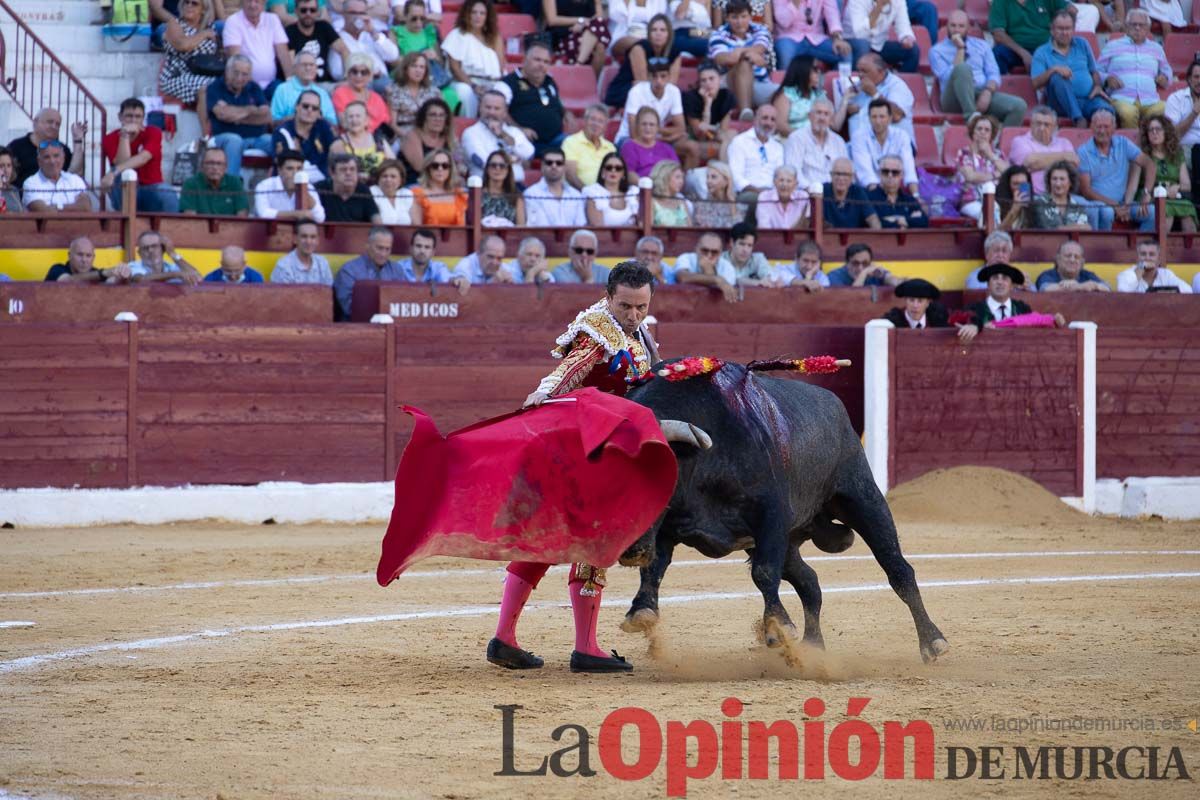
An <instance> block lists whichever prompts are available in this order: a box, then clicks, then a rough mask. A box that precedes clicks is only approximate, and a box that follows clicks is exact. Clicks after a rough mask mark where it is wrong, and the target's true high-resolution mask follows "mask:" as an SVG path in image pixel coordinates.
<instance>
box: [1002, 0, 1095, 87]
mask: <svg viewBox="0 0 1200 800" xmlns="http://www.w3.org/2000/svg"><path fill="white" fill-rule="evenodd" d="M1064 8H1065V9H1067V10H1068V11H1073V9H1072V8H1071V6H1070V4H1069V3H1068V2H1067V0H992V10H991V11H990V12H989V13H988V29H989V30H990V31H991V32H992V39H993V40H994V41H995V47H993V48H992V52H994V53H995V54H996V63H997V64H999V65H1000V72H1001V74H1004V75H1007V74H1008V73H1010V72H1012V70H1013V67H1016V66H1017V65H1019V64H1024V65H1025V71H1026V72H1029V66H1030V64H1032V63H1033V51H1034V50H1037V49H1038V48H1039V47H1041V46H1042V45H1044V44H1045V43H1046V42H1048V41H1050V20H1052V19H1053V18H1054V15H1055V13H1056V12H1058V11H1059V10H1060V9H1064ZM1072 16H1074V15H1072Z"/></svg>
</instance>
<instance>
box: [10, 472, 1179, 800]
mask: <svg viewBox="0 0 1200 800" xmlns="http://www.w3.org/2000/svg"><path fill="white" fill-rule="evenodd" d="M893 509H894V510H895V513H896V515H897V519H898V522H899V526H900V531H901V536H902V542H903V545H904V548H905V551H906V554H907V555H908V556H909V557H910V560H911V561H912V563H913V566H914V567H915V568H916V570H917V575H918V578H919V580H920V581H921V583H922V585H923V589H924V597H925V602H926V606H927V607H928V609H929V612H930V614H931V616H932V617H933V619H934V620H935V621H936V622H937V623H938V624H939V625H940V626H941V628H942V630H943V632H944V633H945V634H946V636H947V638H948V639H949V641H950V644H951V650H950V652H949V653H948V654H947V655H946V656H944V657H943V658H942V659H941V661H939V663H937V664H936V665H932V666H925V665H923V664H922V663H921V660H920V657H919V655H918V652H917V642H916V634H915V631H914V629H913V625H912V621H911V618H910V617H909V615H908V612H907V610H906V609H905V607H904V606H903V604H902V603H901V602H900V601H899V599H898V598H897V597H895V595H894V594H892V593H891V591H890V590H888V589H887V587H886V585H884V586H881V584H884V583H885V581H884V578H883V575H882V572H881V571H880V570H879V568H878V566H877V565H876V564H875V563H874V561H873V560H871V558H870V554H869V552H868V551H867V549H866V548H865V546H863V545H862V544H861V543H856V544H855V546H854V547H853V548H851V549H850V550H849V551H848V552H847V553H846V554H844V555H843V556H840V557H830V556H822V554H819V553H818V552H817V551H815V550H813V549H812V548H811V545H806V546H805V549H804V554H805V556H806V557H808V558H810V559H811V563H812V564H813V566H814V567H815V568H816V570H817V572H818V574H819V575H820V577H821V581H822V584H823V587H824V588H825V591H826V595H825V610H824V630H825V637H826V642H827V644H828V648H829V649H828V651H827V653H825V654H824V655H823V656H822V655H819V654H813V653H805V654H804V659H805V660H804V664H803V665H802V666H801V667H799V668H796V667H789V666H788V665H787V664H786V663H784V660H783V658H782V656H781V653H780V652H779V651H777V650H768V649H767V648H765V647H763V646H761V645H759V644H758V643H757V642H756V639H755V623H756V621H757V620H758V619H759V618H760V616H761V612H762V604H761V599H760V597H759V596H758V595H757V593H756V591H755V589H754V585H753V583H751V581H750V578H749V575H748V573H747V570H746V568H745V566H744V565H742V564H740V563H739V562H738V561H736V560H729V561H726V562H720V563H715V562H710V561H707V560H705V559H702V558H701V557H699V555H698V554H696V553H694V552H691V551H682V550H681V551H680V552H678V553H677V554H676V564H675V566H673V567H672V569H671V571H670V572H669V573H668V576H667V580H666V583H665V585H664V591H663V594H664V606H663V622H662V625H661V627H660V638H659V641H658V642H657V646H658V647H657V649H658V653H657V655H658V657H657V658H652V657H651V655H650V654H649V653H648V642H647V640H646V639H645V638H644V637H643V636H642V635H640V634H639V635H631V634H626V633H622V632H621V631H620V630H618V628H617V624H618V622H619V621H620V618H621V615H622V614H623V613H624V611H625V608H626V607H627V604H628V600H629V598H630V597H631V596H632V594H633V592H634V591H635V589H636V582H637V575H636V573H635V572H633V571H631V570H625V569H615V570H613V571H612V573H611V574H610V587H609V589H608V591H607V594H606V601H607V602H608V603H610V604H611V606H610V607H606V609H605V611H604V613H603V615H602V618H601V643H602V644H607V645H608V646H610V647H615V648H617V649H618V650H620V651H621V652H622V653H624V654H626V655H628V656H629V658H630V660H632V661H633V662H634V663H635V664H636V666H637V670H636V672H635V673H633V674H632V675H629V676H619V677H615V676H576V675H572V674H571V673H570V672H569V671H568V669H567V664H566V662H567V658H568V656H569V653H570V649H571V645H572V641H573V640H572V627H571V616H570V611H569V608H568V606H567V597H566V591H565V576H564V574H563V573H562V572H552V573H550V575H548V576H547V578H546V580H545V581H544V582H543V584H542V586H541V588H540V589H539V590H538V592H537V593H536V594H535V595H534V604H532V605H531V606H530V608H529V609H528V611H527V613H526V616H525V617H524V618H523V620H522V625H521V629H520V632H521V640H522V643H523V644H524V645H525V646H526V647H528V648H530V649H532V650H534V651H535V652H538V653H540V654H542V655H543V656H545V657H546V660H547V665H546V667H545V668H544V669H542V670H540V671H532V672H525V673H514V672H508V671H503V670H500V669H498V668H495V667H492V666H491V665H489V664H487V663H486V662H485V661H484V659H483V651H484V647H485V645H486V643H487V640H488V638H489V637H490V636H491V634H492V631H493V629H494V625H495V614H496V608H497V602H498V600H499V596H500V589H501V586H500V580H501V575H502V573H501V571H500V568H499V567H498V566H497V565H494V564H491V563H483V562H466V561H457V560H449V559H443V560H431V561H428V562H424V563H422V564H419V565H417V567H416V568H414V570H413V571H412V573H410V574H408V575H405V576H403V577H402V578H401V579H400V580H399V581H398V582H396V583H395V584H393V585H392V586H391V587H389V588H387V589H382V588H380V587H379V586H377V585H376V584H375V582H374V580H373V573H374V567H375V560H376V557H377V555H378V548H379V541H380V539H381V537H382V533H383V531H382V528H381V527H374V526H363V527H351V528H345V527H333V526H316V525H314V526H274V525H267V526H259V527H244V526H231V525H222V524H215V523H214V524H193V525H171V526H162V527H142V528H139V527H111V528H101V529H94V530H24V529H22V530H3V531H0V624H3V623H5V622H16V621H28V622H35V623H36V625H35V626H34V627H0V798H6V797H9V798H11V797H39V798H41V797H67V798H83V797H87V798H93V797H95V798H100V797H119V798H135V797H136V798H140V797H153V798H160V797H171V798H173V797H187V798H192V797H204V798H213V797H224V798H268V797H271V798H273V797H297V798H300V797H305V798H309V797H317V798H368V797H369V798H375V797H436V798H483V797H488V798H490V797H539V798H540V797H585V796H586V797H602V796H611V797H616V796H620V797H622V798H641V797H662V796H665V795H666V792H667V783H666V772H667V770H666V768H665V766H664V765H663V764H661V763H660V765H659V767H658V768H657V769H656V770H655V771H654V773H653V774H652V775H651V776H650V777H648V778H646V779H644V780H640V781H634V782H623V781H619V780H617V779H616V778H614V777H612V776H611V775H609V774H608V773H607V772H606V771H605V770H604V768H603V765H602V764H601V761H600V758H599V756H598V754H597V750H598V748H597V738H598V737H599V732H600V727H601V723H602V722H603V720H604V718H605V717H606V715H608V714H609V712H611V711H613V710H614V709H617V708H620V707H623V706H630V705H632V706H640V707H643V708H645V709H646V710H648V711H650V712H651V713H652V714H654V715H655V716H656V717H657V719H658V720H659V721H660V723H662V724H663V725H664V726H665V723H666V721H667V720H679V721H683V722H689V721H692V720H707V721H708V722H711V723H714V724H715V725H716V727H717V729H718V730H719V729H720V724H719V723H721V722H722V721H723V720H725V719H726V717H725V716H724V715H723V714H722V711H721V703H722V700H724V699H725V698H727V697H731V696H732V697H737V698H739V699H741V700H742V701H743V702H744V703H745V704H746V708H745V712H744V713H743V714H742V716H741V719H742V720H762V721H767V722H773V721H775V720H790V721H792V722H794V723H796V724H797V726H800V725H801V723H802V722H803V721H804V720H805V719H806V717H805V714H804V711H803V710H802V707H803V705H804V701H805V700H806V699H807V698H810V697H817V698H820V699H822V700H823V701H824V702H825V703H826V705H827V706H828V710H827V711H826V712H825V714H824V715H823V717H822V719H823V720H824V721H825V722H826V731H827V733H828V731H831V730H832V729H834V727H835V726H836V725H837V724H838V723H840V722H842V721H843V720H845V719H846V705H847V699H848V698H850V697H865V698H870V704H869V706H868V707H867V709H866V710H865V711H864V712H863V714H862V718H863V719H865V720H867V721H868V722H870V723H871V724H872V725H873V726H876V727H877V728H878V727H880V726H882V723H883V721H884V720H901V721H908V720H920V719H923V720H928V721H929V722H930V723H931V725H932V726H933V730H934V736H935V742H936V750H935V764H936V766H935V776H936V779H935V780H933V781H914V780H912V779H908V780H903V781H896V780H884V779H883V777H882V773H883V769H882V766H881V767H880V768H879V769H878V771H877V772H876V773H875V774H874V775H873V776H872V777H870V778H868V779H866V780H865V781H862V782H855V781H847V780H844V779H842V778H838V777H836V776H834V775H833V774H832V772H831V770H830V769H829V768H828V767H827V769H826V778H825V779H824V780H822V781H806V782H805V783H804V784H803V785H796V784H795V783H793V782H789V781H780V780H777V779H776V771H775V766H774V765H773V766H772V768H771V778H770V779H768V780H749V779H741V780H722V779H721V778H720V772H719V770H718V773H717V774H716V775H714V776H713V777H711V778H708V779H707V780H692V781H690V782H689V783H688V785H687V789H688V796H689V797H706V798H707V797H728V796H731V795H736V796H738V797H767V796H785V795H787V796H794V795H795V794H796V793H797V792H802V793H806V794H808V795H810V796H812V795H814V794H815V795H817V796H824V795H831V796H833V795H839V796H846V795H849V794H850V793H854V796H855V797H856V798H877V797H880V798H881V797H894V796H915V795H917V794H918V793H920V795H921V796H922V797H923V798H941V797H951V796H954V797H960V796H968V797H974V796H990V795H998V794H1000V793H1001V792H1004V793H1007V794H1009V795H1011V796H1022V797H1023V796H1032V795H1036V796H1043V797H1063V796H1098V797H1148V796H1155V797H1159V796H1161V797H1185V796H1187V797H1195V796H1196V787H1195V783H1194V782H1193V781H1178V780H1168V781H1144V780H1143V781H1139V780H1120V779H1117V780H1099V781H1087V780H1074V781H1069V780H1058V779H1053V778H1052V779H1049V780H1034V781H1030V780H1021V781H1014V780H1011V779H1005V780H980V779H979V777H978V770H977V773H976V776H975V777H972V778H968V779H964V780H957V781H955V780H947V778H946V771H947V748H949V747H973V748H975V749H976V752H978V748H979V747H981V746H984V745H997V746H1003V747H1005V752H1006V755H1005V757H1004V758H1005V765H1006V766H1007V768H1008V773H1007V774H1008V778H1011V775H1012V771H1013V763H1014V761H1013V756H1012V752H1013V748H1014V747H1015V746H1017V745H1025V746H1029V747H1037V746H1041V745H1051V746H1055V745H1062V746H1066V747H1076V746H1102V745H1104V746H1109V747H1112V748H1113V749H1114V750H1116V749H1119V748H1122V747H1126V746H1130V745H1138V746H1143V747H1149V746H1157V747H1159V748H1160V756H1159V758H1160V764H1159V768H1160V769H1161V768H1162V766H1163V764H1162V762H1165V761H1166V759H1167V752H1168V751H1169V750H1170V748H1172V747H1179V749H1180V754H1181V755H1182V757H1183V760H1184V763H1185V765H1186V769H1187V770H1188V772H1189V774H1190V775H1192V776H1193V777H1196V776H1200V733H1195V732H1193V731H1190V730H1188V729H1187V728H1186V724H1187V721H1188V720H1194V719H1195V718H1196V717H1197V716H1198V715H1200V691H1198V690H1200V677H1198V670H1197V663H1198V662H1197V655H1198V654H1200V642H1198V640H1197V618H1198V612H1200V591H1198V590H1200V524H1196V523H1189V524H1170V523H1164V522H1161V521H1147V522H1142V523H1131V522H1124V521H1111V520H1093V519H1089V518H1087V517H1084V516H1082V515H1078V514H1076V513H1074V512H1072V511H1070V510H1069V509H1067V508H1066V507H1065V506H1062V505H1061V504H1060V503H1058V501H1057V500H1055V499H1053V498H1051V497H1049V496H1048V495H1047V494H1046V493H1044V492H1042V491H1041V490H1040V489H1038V488H1037V487H1035V486H1033V485H1032V484H1029V483H1028V482H1026V481H1024V480H1023V479H1019V478H1017V477H1015V476H1012V475H1008V474H1006V473H998V472H994V471H990V470H956V471H954V472H953V473H950V474H941V475H936V474H935V475H932V476H926V478H923V479H921V481H918V482H915V483H914V484H910V485H908V486H907V487H901V488H900V489H899V490H897V492H895V493H894V494H893ZM964 514H969V515H970V517H969V519H968V518H965V517H964ZM1030 578H1034V579H1037V580H1035V581H1029V580H1026V579H1030ZM939 583H942V584H944V585H938V584H939ZM718 593H725V594H726V595H732V596H724V597H713V596H712V595H714V594H718ZM667 597H672V598H675V600H674V602H672V603H671V604H670V605H667V604H666V601H665V598H667ZM784 600H785V603H787V604H788V606H789V608H790V609H791V610H792V612H793V616H794V617H795V618H796V619H797V620H799V619H801V614H800V610H799V601H798V600H797V598H796V597H795V595H794V594H793V593H791V591H790V588H789V589H788V591H787V593H786V594H784ZM513 703H515V704H520V705H522V706H524V709H523V710H521V711H519V712H517V714H518V716H517V719H516V725H515V730H516V735H515V740H516V763H515V766H516V767H517V768H518V769H522V770H528V769H531V768H532V767H533V766H536V764H537V763H538V762H540V760H541V758H542V756H545V755H548V754H550V753H551V752H553V751H554V750H556V749H558V748H560V747H564V746H567V745H568V744H571V743H573V742H574V740H575V734H573V733H568V734H567V735H566V737H565V738H564V741H563V742H560V743H556V742H554V741H553V740H552V739H551V738H550V732H551V731H552V730H554V729H555V728H556V727H558V726H560V725H563V724H566V723H575V724H578V725H582V726H583V727H585V728H586V729H587V730H588V732H589V733H590V734H591V736H592V747H591V759H590V765H591V767H592V768H593V769H595V770H597V772H598V774H597V775H596V776H595V777H592V778H583V777H578V776H575V777H565V778H560V777H555V776H553V775H548V776H545V777H524V776H521V777H512V776H509V777H496V776H494V775H493V773H495V772H497V771H499V770H500V769H501V768H502V740H501V712H500V711H498V710H496V709H495V708H494V706H496V705H499V704H513ZM1035 716H1036V717H1039V718H1048V719H1059V718H1068V719H1074V718H1104V719H1111V718H1117V719H1118V721H1119V720H1122V719H1124V720H1136V721H1138V725H1139V726H1140V727H1141V728H1142V729H1128V728H1129V727H1130V726H1131V723H1120V722H1118V723H1116V724H1124V725H1125V727H1126V728H1127V729H1126V730H1117V731H1114V730H1111V729H1110V730H1107V731H1095V730H1079V729H1075V730H1065V731H1060V730H1051V731H1045V730H1043V731H1037V732H1031V731H1023V732H1018V731H1005V730H1003V729H1001V730H991V729H990V726H991V725H992V724H993V719H994V718H997V719H998V720H999V721H1000V725H1001V727H1003V726H1004V725H1006V724H1007V725H1012V724H1019V722H1017V723H1004V722H1003V720H1004V719H1009V718H1013V719H1015V720H1018V721H1025V722H1026V723H1027V722H1028V720H1030V719H1031V718H1033V717H1035ZM972 719H973V720H976V723H975V724H976V725H982V726H983V727H984V730H961V729H953V726H954V725H955V724H959V725H962V724H963V723H962V721H963V720H968V721H969V720H972ZM1143 720H1153V721H1154V727H1155V728H1156V729H1155V730H1149V729H1145V728H1146V723H1145V722H1143ZM1163 720H1167V721H1169V725H1171V726H1176V727H1174V728H1173V729H1167V730H1162V729H1161V722H1162V721H1163ZM966 724H967V725H969V724H970V723H969V722H968V723H966ZM1074 724H1075V725H1077V726H1078V724H1079V723H1074ZM1109 724H1110V725H1111V724H1113V723H1109ZM636 738H637V737H636V736H635V735H634V734H633V729H627V730H626V737H625V742H626V750H625V752H626V755H627V757H628V758H629V760H630V761H632V760H633V759H634V758H635V757H636V753H635V752H634V750H633V748H632V747H631V746H630V745H631V742H635V741H636ZM664 760H665V757H664ZM693 760H694V759H693ZM565 763H566V765H567V767H568V768H572V767H573V766H574V765H575V763H576V757H575V755H571V756H569V757H568V758H567V759H566V762H565ZM1144 763H1145V762H1144V760H1143V761H1140V762H1139V764H1141V765H1144ZM1135 768H1136V767H1135Z"/></svg>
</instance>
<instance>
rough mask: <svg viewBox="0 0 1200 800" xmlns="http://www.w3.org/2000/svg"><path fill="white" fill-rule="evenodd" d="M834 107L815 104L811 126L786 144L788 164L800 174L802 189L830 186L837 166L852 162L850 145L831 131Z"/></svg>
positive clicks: (825, 102)
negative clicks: (839, 160) (821, 185)
mask: <svg viewBox="0 0 1200 800" xmlns="http://www.w3.org/2000/svg"><path fill="white" fill-rule="evenodd" d="M832 119H833V103H831V102H829V101H828V100H814V101H813V104H812V108H811V109H809V112H808V125H806V126H805V127H803V128H799V129H798V130H794V131H792V132H791V133H790V134H788V137H787V142H785V143H784V146H783V153H784V161H785V162H786V163H788V164H791V165H793V166H794V167H796V169H797V170H799V176H798V177H799V181H800V187H801V188H803V189H805V190H807V189H810V188H812V187H813V186H816V185H819V184H823V183H829V181H830V174H829V173H830V170H831V169H832V167H833V162H835V161H837V160H838V159H839V158H849V157H850V151H849V149H848V148H847V147H846V141H845V140H844V139H842V137H841V136H838V135H837V134H836V133H834V132H833V130H831V129H830V127H829V123H830V121H831V120H832Z"/></svg>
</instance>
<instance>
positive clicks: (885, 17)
mask: <svg viewBox="0 0 1200 800" xmlns="http://www.w3.org/2000/svg"><path fill="white" fill-rule="evenodd" d="M874 5H875V3H874V2H873V1H872V0H846V11H845V13H844V15H843V21H842V28H843V29H844V30H845V32H846V38H847V39H866V40H867V42H869V43H870V45H871V49H872V50H874V51H875V52H877V53H878V52H879V51H880V50H882V49H883V44H884V42H886V41H887V40H888V32H889V31H891V29H892V28H893V27H895V29H896V38H897V39H904V38H906V37H912V38H913V39H915V38H916V36H914V35H913V29H912V23H911V22H910V21H909V19H908V5H907V4H906V3H904V2H901V0H891V2H890V3H889V4H888V5H886V6H884V9H883V11H882V12H880V14H879V16H878V17H876V19H875V27H871V8H872V7H873V6H874Z"/></svg>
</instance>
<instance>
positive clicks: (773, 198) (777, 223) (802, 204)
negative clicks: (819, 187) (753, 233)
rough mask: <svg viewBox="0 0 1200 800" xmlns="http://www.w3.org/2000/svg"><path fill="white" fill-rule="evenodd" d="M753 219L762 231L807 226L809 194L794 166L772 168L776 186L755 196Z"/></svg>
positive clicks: (787, 229)
mask: <svg viewBox="0 0 1200 800" xmlns="http://www.w3.org/2000/svg"><path fill="white" fill-rule="evenodd" d="M755 217H756V221H757V222H758V227H759V228H760V229H762V230H784V231H789V230H794V229H796V228H799V227H802V226H807V225H808V217H809V213H808V192H806V191H804V190H803V189H801V188H800V186H799V184H798V183H797V180H796V168H795V167H793V166H791V165H790V164H781V165H780V166H778V167H776V168H775V185H774V186H772V187H771V188H770V189H768V190H767V191H765V192H763V193H762V194H760V195H759V196H758V205H757V207H756V208H755ZM735 266H736V265H735Z"/></svg>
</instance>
